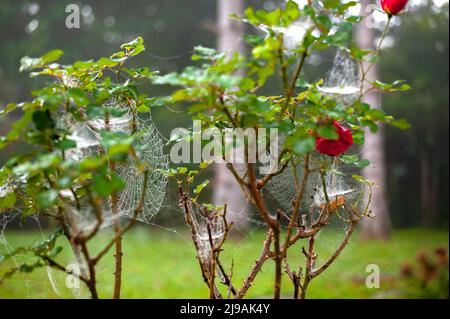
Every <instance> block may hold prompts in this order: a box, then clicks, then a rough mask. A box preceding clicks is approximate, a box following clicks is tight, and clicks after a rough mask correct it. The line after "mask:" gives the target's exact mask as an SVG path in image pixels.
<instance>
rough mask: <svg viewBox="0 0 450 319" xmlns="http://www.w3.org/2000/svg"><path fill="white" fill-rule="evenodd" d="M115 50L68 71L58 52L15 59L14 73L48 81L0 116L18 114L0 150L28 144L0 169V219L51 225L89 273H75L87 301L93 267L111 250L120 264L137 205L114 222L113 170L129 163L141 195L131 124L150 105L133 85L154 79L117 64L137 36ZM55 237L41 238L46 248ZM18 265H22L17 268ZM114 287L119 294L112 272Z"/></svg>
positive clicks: (42, 256)
mask: <svg viewBox="0 0 450 319" xmlns="http://www.w3.org/2000/svg"><path fill="white" fill-rule="evenodd" d="M120 49H121V50H120V51H119V52H116V53H114V54H113V55H111V57H109V58H100V59H98V60H88V61H76V62H75V63H73V64H71V65H62V64H59V63H57V62H56V60H58V59H59V58H60V57H61V56H62V54H63V52H62V51H60V50H54V51H50V52H48V53H47V54H45V55H43V56H41V57H39V58H30V57H24V58H22V60H21V67H20V70H21V71H30V72H31V73H30V76H31V77H37V76H45V77H47V78H49V79H50V81H49V82H48V84H47V86H46V87H43V88H41V89H38V90H34V91H33V92H32V95H33V99H32V100H30V101H25V102H22V103H9V104H8V105H7V106H6V107H4V108H3V109H2V110H1V112H0V116H1V117H5V116H6V115H7V114H9V113H11V112H16V113H18V114H20V116H19V118H18V119H17V120H16V121H15V122H14V123H12V125H11V130H10V131H9V132H8V133H7V134H6V135H5V136H2V137H1V139H0V149H4V148H5V147H7V146H10V145H13V144H14V143H17V142H18V141H22V142H25V143H27V145H28V148H27V150H26V151H25V152H22V153H20V154H17V155H14V156H11V157H10V158H9V159H8V161H7V162H6V164H5V165H4V166H3V167H1V168H0V177H1V180H0V187H1V189H2V193H1V194H0V213H5V214H6V213H7V212H8V211H10V210H11V209H14V210H18V211H20V214H21V216H22V218H23V219H25V218H26V217H28V216H35V215H38V214H42V215H45V216H48V217H50V218H52V219H54V220H55V221H56V222H57V223H58V225H59V226H60V228H61V232H62V233H63V234H64V236H65V237H66V238H67V239H68V240H69V241H70V242H71V243H72V249H73V251H74V253H75V255H76V257H77V259H78V261H79V262H80V265H79V266H80V267H82V268H83V267H85V270H84V272H87V273H89V274H85V273H84V272H83V275H82V276H81V279H82V280H83V281H84V282H85V283H86V284H87V285H88V286H89V289H90V290H91V293H92V297H94V298H95V297H97V291H96V287H95V264H96V263H97V262H98V261H99V260H100V259H101V258H102V257H103V255H104V254H106V252H108V251H109V249H110V248H111V247H112V245H113V244H115V245H116V254H118V256H120V257H118V258H117V262H119V263H120V262H121V251H120V245H119V244H120V240H121V239H120V237H121V234H123V233H124V232H125V231H127V230H128V229H129V228H130V227H131V225H132V224H133V223H134V221H135V220H136V218H137V216H138V215H139V213H140V212H141V210H142V205H143V200H142V199H141V200H140V201H138V202H137V203H136V207H135V208H134V215H133V218H132V219H131V220H130V222H129V223H128V224H127V225H124V226H122V225H121V224H120V220H119V216H118V214H119V211H118V208H117V199H118V194H119V192H120V191H121V190H122V189H123V188H124V186H125V183H124V181H123V180H122V178H121V177H120V176H119V174H118V172H117V170H116V168H117V167H120V166H121V165H124V163H126V161H127V160H128V159H129V158H132V159H133V161H132V163H133V165H135V166H136V171H137V174H138V175H144V183H143V185H142V189H143V193H142V194H141V197H144V196H145V191H146V189H147V185H146V183H147V175H148V170H149V167H146V165H144V164H143V163H140V161H139V158H140V157H139V154H140V152H142V151H145V147H146V145H142V144H141V143H140V139H139V136H141V135H142V134H144V133H145V131H144V129H142V128H140V127H139V126H138V119H139V114H140V113H146V112H148V111H149V109H150V107H151V106H152V105H153V104H154V103H155V99H151V98H149V97H148V96H147V95H145V94H141V93H139V91H138V89H137V82H142V81H147V80H148V79H149V78H151V77H153V76H154V73H153V72H151V71H150V70H149V69H148V68H132V67H126V66H125V62H127V61H128V60H129V59H131V58H133V57H134V56H136V55H138V54H139V53H141V52H142V51H144V50H145V48H144V45H143V39H142V38H141V37H138V38H136V39H135V40H133V41H131V42H128V43H125V44H123V45H122V46H121V47H120ZM123 78H125V81H122V80H123ZM127 116H128V117H127ZM124 117H125V118H126V119H129V120H128V122H125V123H126V125H125V127H119V128H117V127H115V126H113V124H114V123H115V121H117V120H120V119H123V118H124ZM3 190H4V191H3ZM79 214H86V215H87V216H84V217H83V220H82V221H81V222H86V221H91V223H92V224H91V225H84V226H83V225H82V224H79V223H80V221H79V220H78V219H77V216H78V215H79ZM108 224H114V229H115V233H114V236H113V238H112V239H111V241H110V243H108V244H107V245H105V247H104V248H103V250H101V251H100V252H99V253H98V255H97V256H92V255H90V254H89V252H88V250H87V248H86V247H87V246H86V244H87V242H88V241H90V240H91V239H92V238H94V237H95V235H96V234H97V233H98V231H99V229H101V228H102V227H104V226H105V225H108ZM55 239H56V237H52V238H51V239H49V240H50V242H51V243H53V244H52V246H53V245H54V241H55ZM118 245H119V247H118ZM41 250H42V249H41V246H31V247H29V248H26V251H31V252H34V254H35V257H37V258H38V259H39V260H38V261H37V262H36V266H42V265H43V264H46V265H49V266H52V267H56V268H58V269H59V270H62V271H66V268H65V267H63V266H61V265H59V264H58V263H57V262H56V261H54V260H53V258H54V257H55V256H56V254H55V253H51V254H49V252H47V251H46V252H43V251H41ZM17 252H23V251H22V250H19V251H17ZM14 254H15V253H13V254H12V255H11V256H9V257H12V256H13V255H14ZM80 255H82V256H83V258H84V261H83V260H82V259H80V258H81V257H80ZM5 258H8V256H6V257H5ZM23 267H27V266H26V265H22V266H20V268H23ZM87 269H88V270H87ZM28 270H31V269H28V268H27V271H28ZM11 274H12V273H11ZM115 281H116V285H118V287H119V288H118V291H119V292H118V293H119V294H120V268H119V269H118V270H117V271H116V278H115ZM117 281H119V284H117ZM116 293H117V292H115V296H116Z"/></svg>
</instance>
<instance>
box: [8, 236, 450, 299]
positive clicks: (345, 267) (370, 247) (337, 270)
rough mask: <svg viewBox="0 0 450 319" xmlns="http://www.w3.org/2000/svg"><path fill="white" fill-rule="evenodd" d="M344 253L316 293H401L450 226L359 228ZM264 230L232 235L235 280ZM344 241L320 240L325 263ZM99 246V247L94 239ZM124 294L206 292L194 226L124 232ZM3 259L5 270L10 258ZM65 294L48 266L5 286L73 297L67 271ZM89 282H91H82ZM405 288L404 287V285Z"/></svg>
mask: <svg viewBox="0 0 450 319" xmlns="http://www.w3.org/2000/svg"><path fill="white" fill-rule="evenodd" d="M107 235H108V234H105V235H104V236H102V237H101V238H100V239H95V241H96V243H93V246H97V247H99V246H100V245H101V244H102V243H104V242H105V241H106V240H107V238H108V236H107ZM354 236H355V237H353V240H352V241H351V243H350V244H349V246H348V247H347V248H346V249H345V251H344V252H343V253H342V255H341V256H340V257H339V258H338V260H337V261H336V262H335V263H334V264H333V265H332V266H330V268H329V269H327V270H326V272H324V273H323V274H322V275H320V276H319V277H317V278H316V279H314V281H312V283H311V284H310V287H309V290H308V294H309V297H310V298H389V297H396V296H399V295H398V292H399V289H400V288H399V287H398V285H397V283H396V282H397V280H395V278H396V276H398V274H399V269H400V265H401V264H402V263H403V262H405V261H411V262H413V261H414V260H415V258H416V254H417V252H418V251H421V250H427V251H432V250H434V249H435V248H436V247H438V246H441V247H442V246H443V247H448V239H449V238H448V232H443V231H425V230H397V231H395V232H394V234H393V237H392V239H391V240H390V241H389V242H383V241H369V242H363V241H359V240H358V238H357V234H356V235H354ZM36 237H37V234H36V233H30V232H20V233H19V232H9V233H8V237H7V238H8V240H9V242H10V243H11V245H12V246H14V247H17V246H19V245H24V244H29V243H31V242H32V241H33V240H34V239H36ZM263 239H264V233H263V232H257V231H255V232H252V233H251V234H249V235H248V236H247V237H245V238H244V239H242V240H239V241H238V240H231V241H230V242H229V243H228V244H227V245H226V246H225V251H224V252H223V254H222V260H223V261H224V264H225V265H226V267H227V268H228V269H229V268H230V265H231V260H234V275H233V281H234V283H235V285H236V286H240V284H241V283H242V280H243V278H245V277H246V275H247V274H248V272H249V270H250V268H251V266H252V265H253V263H254V260H255V259H256V258H257V256H258V255H259V253H260V250H261V246H262V241H263ZM338 241H339V237H338V233H337V232H330V233H329V234H322V235H321V236H320V237H319V238H318V239H317V240H316V244H317V248H318V254H319V257H318V261H317V262H318V263H321V261H323V259H324V258H326V256H328V255H329V253H330V252H331V251H332V250H333V248H334V247H335V246H336V244H337V243H338ZM57 244H58V245H61V246H63V247H64V250H63V252H62V253H61V255H60V256H59V257H58V260H59V261H61V263H68V262H70V261H71V260H72V257H71V254H70V250H69V249H68V247H67V244H66V243H65V241H64V239H58V242H57ZM91 248H92V249H93V250H95V248H96V247H91ZM300 248H301V246H300V244H297V245H296V246H295V247H293V248H292V249H291V253H290V255H289V261H290V264H291V267H292V268H294V267H295V269H297V267H298V264H299V262H301V261H302V260H303V258H302V256H301V253H300ZM124 252H125V255H124V267H123V269H124V273H123V290H122V297H123V298H206V297H207V296H208V291H207V288H206V286H205V284H204V283H203V281H202V278H201V275H200V272H199V268H198V263H197V261H196V259H195V257H194V249H193V246H192V244H191V242H190V237H189V234H187V233H174V232H169V231H162V230H159V229H155V228H147V227H140V228H136V229H134V230H133V231H132V232H130V233H128V234H127V235H126V236H125V238H124ZM112 255H113V251H111V252H110V253H109V254H108V256H107V257H106V258H105V259H104V260H103V262H102V263H100V264H99V266H98V287H99V292H100V297H103V298H109V297H111V294H112V288H113V274H112V273H113V263H112V260H113V257H112ZM4 264H5V263H3V264H0V274H2V273H4V272H5V271H6V265H4ZM368 264H377V265H378V266H379V267H380V270H381V287H380V289H369V288H366V286H365V278H366V276H367V273H366V272H365V269H366V266H367V265H368ZM273 268H274V264H273V262H272V261H268V262H267V263H266V264H265V266H264V267H263V271H262V273H260V274H259V275H258V277H257V280H256V281H255V283H254V285H253V286H252V288H251V289H250V290H249V293H248V297H254V298H267V297H270V296H271V293H272V287H273ZM53 274H54V278H55V281H56V285H57V287H58V290H59V293H60V295H59V296H58V295H56V294H55V292H54V291H53V289H52V288H51V284H50V281H49V279H48V275H47V273H46V270H45V269H38V270H35V271H34V272H33V273H30V274H16V275H14V277H12V278H10V279H7V280H6V281H5V282H4V283H3V285H1V286H0V298H73V297H74V296H73V293H72V292H71V290H69V289H68V288H66V287H65V281H66V275H65V274H64V273H62V272H60V271H57V270H54V271H53ZM81 285H83V284H82V283H81ZM291 287H292V286H291V285H290V283H289V282H288V278H287V277H286V276H284V277H283V295H284V296H285V297H291V295H292V288H291ZM400 292H401V291H400ZM82 294H83V296H85V297H87V296H88V294H87V292H86V291H85V290H83V292H82Z"/></svg>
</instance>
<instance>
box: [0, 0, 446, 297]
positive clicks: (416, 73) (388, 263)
mask: <svg viewBox="0 0 450 319" xmlns="http://www.w3.org/2000/svg"><path fill="white" fill-rule="evenodd" d="M70 3H76V4H78V5H79V6H80V8H81V18H82V19H81V28H80V29H71V30H69V29H67V28H66V27H65V19H66V16H67V13H66V12H65V9H66V6H67V5H68V4H70ZM410 3H411V4H410V9H409V10H408V12H407V13H406V15H405V17H401V18H396V20H395V23H394V27H393V28H392V30H391V31H390V33H389V37H388V41H386V43H387V45H386V46H385V47H384V48H383V50H382V53H381V54H382V59H381V62H380V65H379V74H380V79H381V80H383V81H392V80H394V79H403V80H406V81H408V82H409V83H410V84H411V86H412V88H413V89H412V90H411V91H409V92H407V93H401V94H392V95H387V96H384V97H383V98H382V106H383V108H384V110H385V111H386V112H387V113H389V114H392V115H394V116H395V117H396V118H406V119H407V120H408V121H409V122H410V123H411V125H412V127H411V129H410V130H408V131H400V130H397V129H394V128H391V127H387V130H386V136H385V166H386V169H387V176H388V179H387V195H388V204H389V214H390V219H391V221H392V223H393V226H394V229H395V231H394V233H393V237H392V239H391V243H389V245H385V244H384V243H382V242H377V241H374V242H369V243H367V242H358V241H356V242H354V243H352V244H351V247H350V249H349V250H348V251H346V252H345V253H344V255H343V258H342V259H341V260H340V261H338V263H337V264H336V265H335V266H333V267H331V268H330V270H329V272H327V274H326V275H324V278H320V279H318V280H317V283H313V286H312V288H313V289H311V291H313V292H312V296H314V297H353V298H355V297H388V296H394V297H395V296H403V297H405V296H406V297H407V296H411V294H412V295H414V293H410V292H409V290H408V289H409V288H408V289H406V288H405V287H403V286H402V287H400V288H399V287H398V286H396V285H397V284H394V283H393V284H392V285H393V286H392V287H391V286H390V282H391V281H390V279H389V278H393V279H392V280H394V279H395V278H397V277H396V276H399V273H400V272H401V271H402V263H403V261H406V260H408V261H410V262H411V263H412V264H414V265H416V266H418V267H419V268H420V262H419V261H418V259H417V257H416V255H417V253H418V252H420V250H421V249H425V250H426V251H428V252H429V254H430V256H431V255H433V256H434V253H433V251H434V249H435V248H437V247H441V246H443V247H448V216H449V210H448V195H449V193H448V175H449V165H448V163H449V159H448V154H449V140H448V138H449V132H448V128H449V125H448V124H449V123H448V121H449V113H448V108H449V95H448V77H449V65H448V57H449V51H448V49H449V48H448V39H449V5H448V1H446V0H413V1H410ZM216 5H217V3H216V1H213V0H151V1H148V0H129V1H126V2H124V1H111V0H96V1H93V0H91V1H88V0H84V1H78V2H77V1H71V0H45V1H44V0H35V1H27V0H2V1H1V2H0V106H3V105H5V104H6V103H8V102H19V101H21V100H24V99H27V98H29V97H30V95H29V92H30V90H32V89H34V88H37V87H39V86H41V85H42V82H40V81H42V80H37V79H30V78H29V76H28V75H27V74H26V73H19V71H18V69H19V62H20V58H21V57H22V56H24V55H29V56H40V55H42V54H43V53H45V52H47V51H49V50H51V49H55V48H59V49H62V50H63V51H65V55H64V56H63V58H62V62H71V61H75V60H86V59H96V58H99V57H101V56H109V55H110V54H111V53H112V52H115V51H116V49H117V47H118V46H119V45H120V44H121V43H124V42H126V41H128V40H130V39H133V38H135V37H136V36H138V35H141V36H142V37H143V38H144V40H145V46H146V51H145V52H144V53H143V54H141V55H140V56H138V58H137V59H136V61H134V62H133V63H135V64H136V65H145V66H150V67H151V68H152V69H154V70H159V71H160V72H161V73H167V72H170V71H176V70H178V71H179V70H181V69H182V68H183V67H185V66H186V65H188V64H189V63H190V55H191V52H192V51H191V50H192V48H193V47H194V46H195V45H199V44H201V45H204V46H209V47H214V46H215V45H216V33H215V19H216V10H217V8H216ZM246 5H253V6H255V7H262V6H264V7H266V8H271V7H273V6H274V5H276V3H275V2H273V1H257V0H253V1H246ZM249 31H252V30H249ZM375 31H376V32H379V30H375ZM330 59H331V61H332V57H326V56H325V57H322V59H321V57H318V59H314V61H313V63H311V64H309V65H307V68H306V73H305V74H306V76H307V77H309V78H310V79H311V80H317V79H319V78H320V77H321V76H323V75H324V74H325V73H326V71H327V70H328V68H329V67H330ZM273 86H274V90H275V91H276V90H277V89H278V88H279V84H278V83H273ZM140 89H141V90H144V91H147V92H149V94H153V95H164V94H166V93H168V92H169V91H168V90H166V89H165V88H161V87H152V86H150V85H144V86H141V87H140ZM152 116H153V119H154V122H155V123H156V125H157V126H158V128H159V129H160V131H161V132H162V133H163V134H164V136H165V137H166V138H168V137H169V134H170V132H171V130H172V129H173V128H175V127H180V126H182V127H188V126H189V125H190V124H191V123H190V119H189V116H188V114H187V112H186V110H185V109H182V108H178V109H177V111H176V112H174V111H173V110H169V109H166V108H161V109H154V110H152ZM7 129H8V121H7V120H1V119H0V135H2V134H4V133H5V131H6V130H7ZM17 151H20V150H19V149H7V150H4V151H2V152H0V163H3V162H4V161H5V160H6V159H7V157H8V155H9V154H11V153H12V152H17ZM165 204H166V206H167V208H165V209H164V210H163V211H162V212H161V213H160V214H159V215H158V216H157V218H156V219H155V222H154V225H150V226H142V227H141V228H139V229H137V230H136V231H134V232H132V233H130V234H129V235H128V236H126V239H125V245H127V246H129V250H126V251H127V255H126V256H125V269H127V270H126V271H127V272H126V274H125V277H126V279H125V280H124V282H125V286H124V289H125V290H124V296H125V297H142V296H144V297H206V292H205V290H204V287H202V282H201V278H200V274H199V272H198V270H197V268H196V267H197V265H196V263H195V259H194V256H193V248H192V245H190V243H189V242H188V236H187V235H184V230H183V229H184V228H182V226H181V222H182V214H181V213H180V212H178V211H177V207H176V204H177V198H176V194H172V193H171V192H169V194H168V196H167V200H166V203H165ZM29 224H30V225H29V228H30V232H29V233H25V235H19V233H18V232H17V230H15V229H12V230H11V231H10V234H9V235H8V240H9V242H10V243H11V244H12V245H13V246H17V245H19V244H20V243H22V242H24V241H25V242H26V241H30V240H31V239H32V238H33V235H34V232H33V229H34V228H35V227H33V223H29ZM44 226H45V223H44ZM166 227H168V228H169V230H165V229H166ZM179 227H181V230H180V233H178V235H174V234H173V230H172V229H173V228H177V229H178V228H179ZM408 229H409V230H408ZM425 229H426V230H425ZM180 236H182V237H183V236H184V239H183V238H182V237H180ZM262 236H263V234H262V233H261V232H258V231H257V230H254V231H252V233H251V234H250V235H248V236H246V237H245V239H244V240H243V241H241V242H237V241H233V242H231V243H230V246H229V249H228V251H226V254H228V255H227V256H236V261H235V263H236V269H237V270H236V276H243V274H245V273H246V272H247V271H248V269H247V268H248V265H251V263H252V262H253V261H252V259H254V258H256V257H257V253H258V251H259V249H260V246H261V241H262ZM329 237H330V239H329V241H328V242H331V243H334V242H337V239H336V238H335V237H336V234H333V233H332V234H329ZM186 238H187V239H186ZM141 243H142V244H143V245H145V248H144V249H142V248H140V246H139V245H140V244H141ZM238 247H241V248H242V249H238ZM332 247H333V245H329V246H328V248H332ZM324 249H326V248H324ZM144 255H145V257H144ZM434 257H435V256H434ZM434 257H433V258H434ZM66 258H68V257H67V256H66ZM371 258H372V259H371ZM228 259H229V258H228ZM419 259H420V256H419ZM144 260H145V261H144ZM238 260H239V262H238ZM371 260H373V261H371ZM371 262H373V263H379V264H382V265H385V268H386V269H385V270H386V273H385V276H386V277H385V279H384V280H385V281H383V283H384V284H383V288H384V289H382V290H369V289H367V288H365V286H364V284H363V283H362V282H361V280H362V281H364V278H365V277H364V276H365V271H364V268H365V265H367V263H371ZM127 264H129V265H127ZM127 266H130V267H127ZM266 268H268V267H267V266H266ZM271 269H272V268H270V270H267V271H265V272H264V273H263V276H262V278H261V279H260V280H261V283H260V284H255V287H258V288H255V289H253V290H252V291H251V296H253V297H264V296H268V295H269V294H270V285H271V281H270V280H269V278H271V277H270V276H271ZM111 272H112V270H111V269H109V268H108V267H107V266H105V269H104V270H103V271H102V275H101V276H104V277H102V279H101V281H104V283H102V285H103V284H104V285H108V284H111V280H109V281H108V280H103V279H105V278H107V277H108V276H110V275H111ZM135 273H136V274H140V275H139V276H133V274H135ZM166 273H167V274H166ZM337 274H339V276H337ZM43 276H45V272H44V271H42V272H38V273H34V274H31V275H29V276H28V277H29V278H28V279H29V280H24V279H25V278H20V277H17V278H15V279H14V278H13V279H12V283H11V282H10V283H5V284H4V285H3V286H0V298H1V297H27V296H30V297H56V295H54V293H53V292H52V290H51V289H49V287H48V285H49V283H48V282H47V283H44V282H43V281H42V279H39V278H42V277H43ZM390 276H391V277H390ZM338 277H339V283H337V282H335V281H337V280H338ZM163 278H165V279H163ZM361 278H363V279H361ZM420 278H421V277H420V276H419V278H415V279H414V280H418V281H420V280H422V279H423V278H422V279H420ZM59 279H60V281H61V282H63V280H64V279H63V278H62V277H60V278H59ZM164 280H165V281H164ZM394 281H395V280H394ZM25 282H29V283H30V282H31V284H29V285H30V286H29V287H28V288H27V287H25V286H24V285H25ZM404 282H408V280H406V281H400V283H399V284H398V285H402V284H403V283H404ZM445 282H446V283H447V296H448V277H447V279H446V281H445V280H444V283H445ZM315 285H317V288H318V289H315V288H314V286H315ZM414 285H415V283H413V284H411V286H412V287H414ZM419 286H420V285H419ZM104 287H105V290H106V291H108V289H110V288H111V287H108V286H104ZM133 287H134V288H133ZM320 287H322V288H323V289H320ZM141 289H142V290H145V293H144V292H142V291H140V290H141ZM433 289H434V288H433ZM436 289H439V287H438V288H436ZM100 290H102V289H100ZM399 291H401V293H400V292H399ZM422 292H423V294H422V296H425V297H426V296H428V297H433V296H436V294H434V295H433V292H431V293H429V292H427V291H425V290H423V291H422ZM285 293H286V294H289V292H285ZM62 294H63V296H66V297H70V296H71V295H68V292H67V291H66V292H65V293H64V292H63V293H62ZM416 296H417V295H416Z"/></svg>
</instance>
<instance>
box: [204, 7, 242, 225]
mask: <svg viewBox="0 0 450 319" xmlns="http://www.w3.org/2000/svg"><path fill="white" fill-rule="evenodd" d="M243 12H244V1H243V0H218V6H217V49H218V51H219V52H226V53H227V54H231V53H233V52H239V53H240V54H245V42H244V39H243V38H244V33H245V26H244V24H243V23H240V22H239V21H236V20H233V19H230V15H231V14H238V15H242V14H243ZM238 73H240V75H242V74H243V71H239V72H238ZM214 174H215V177H214V194H213V202H214V203H215V204H217V205H223V204H225V203H227V205H228V216H229V218H230V220H232V221H234V222H236V223H237V225H239V226H240V227H247V226H248V221H247V219H246V218H245V217H246V213H247V210H248V204H247V199H246V198H245V197H244V196H243V194H242V192H241V188H240V186H239V184H238V183H237V182H236V180H235V178H234V177H233V174H231V172H230V171H229V170H228V168H227V167H226V164H215V165H214Z"/></svg>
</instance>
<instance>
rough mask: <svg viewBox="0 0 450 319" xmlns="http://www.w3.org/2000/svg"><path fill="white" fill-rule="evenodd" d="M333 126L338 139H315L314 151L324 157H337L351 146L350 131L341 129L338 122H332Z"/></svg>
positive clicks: (351, 137)
mask: <svg viewBox="0 0 450 319" xmlns="http://www.w3.org/2000/svg"><path fill="white" fill-rule="evenodd" d="M333 125H334V127H335V128H336V133H337V134H338V136H339V138H338V139H337V140H329V139H326V138H323V137H319V138H317V140H316V150H317V151H318V152H319V153H322V154H325V155H329V156H339V155H341V154H342V153H344V152H346V151H347V150H348V149H349V147H350V146H352V145H353V136H352V132H351V131H350V129H348V128H345V127H343V126H342V125H341V124H339V122H337V121H333Z"/></svg>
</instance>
